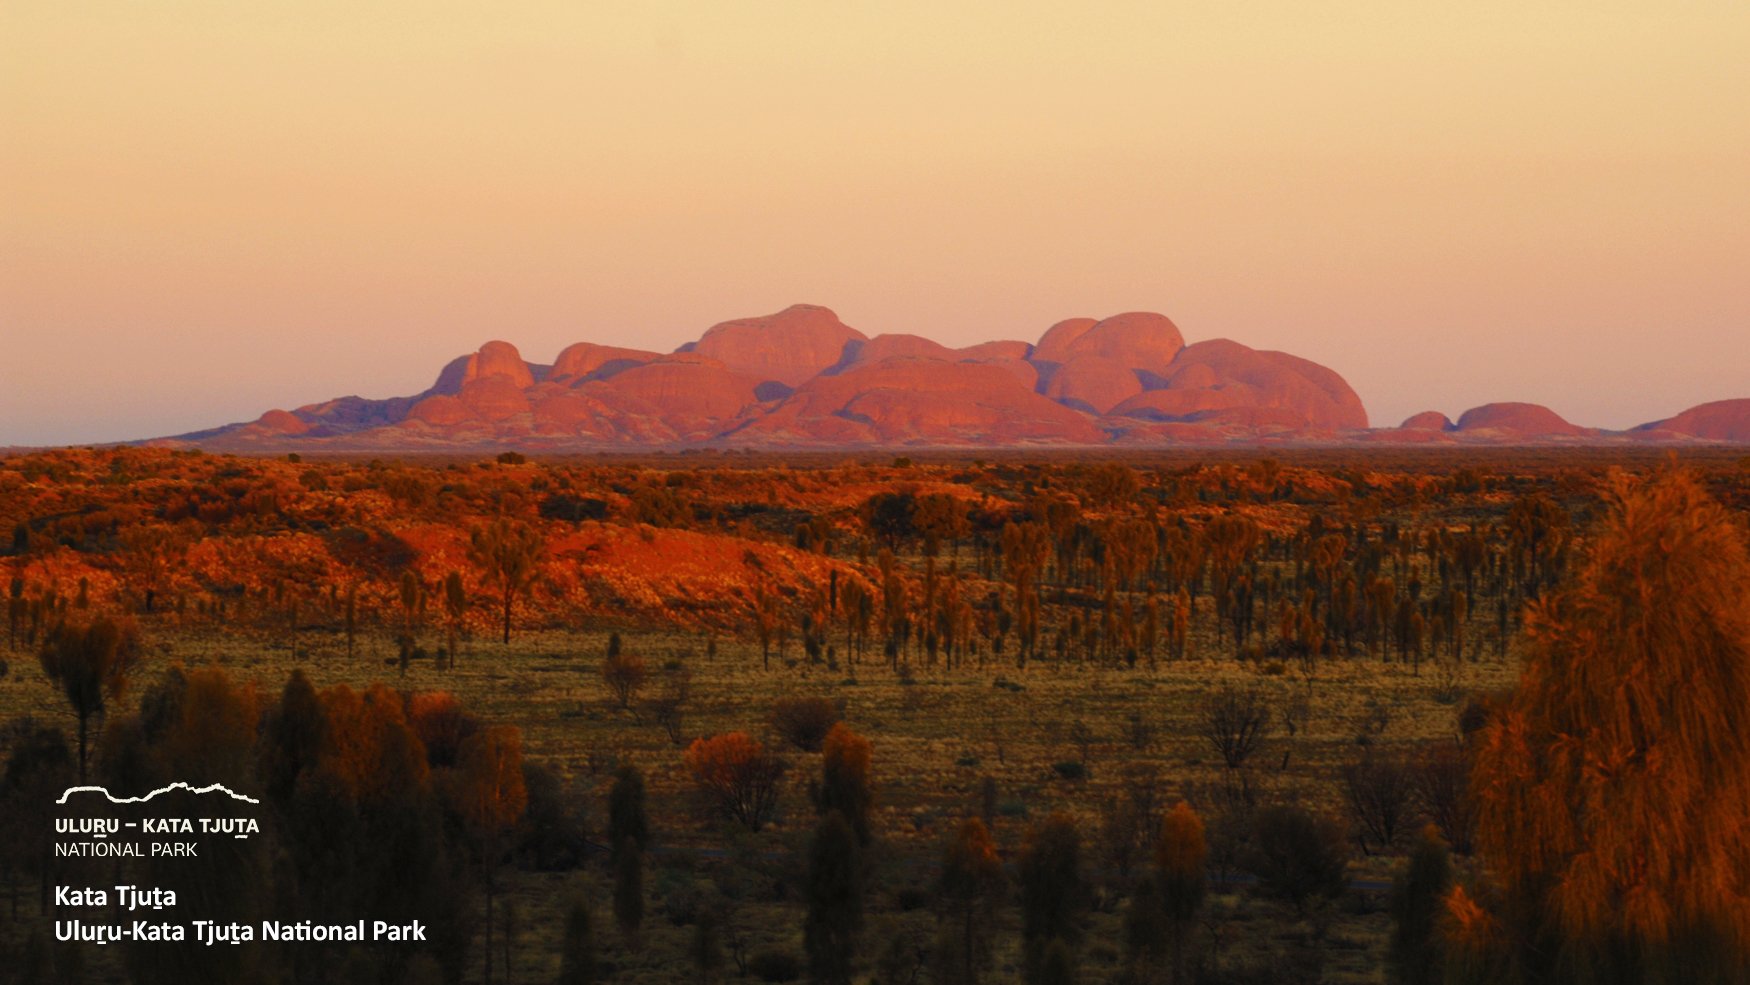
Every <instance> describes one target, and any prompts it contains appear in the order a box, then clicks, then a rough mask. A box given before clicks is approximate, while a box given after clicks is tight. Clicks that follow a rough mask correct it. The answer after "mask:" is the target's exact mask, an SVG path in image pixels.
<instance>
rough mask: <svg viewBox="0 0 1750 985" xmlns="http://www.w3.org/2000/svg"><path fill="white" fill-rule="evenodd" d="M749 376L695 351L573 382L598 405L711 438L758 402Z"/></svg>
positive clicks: (684, 434) (683, 434)
mask: <svg viewBox="0 0 1750 985" xmlns="http://www.w3.org/2000/svg"><path fill="white" fill-rule="evenodd" d="M757 386H758V381H757V380H755V379H754V378H753V377H752V376H748V375H745V374H741V373H736V372H733V371H731V370H730V369H729V368H728V367H726V366H724V365H723V363H721V362H719V361H717V360H715V359H711V358H709V357H706V356H702V355H699V354H697V353H681V354H677V355H673V356H664V357H662V358H661V359H658V360H655V361H654V362H649V363H645V364H644V365H642V366H634V367H632V368H631V369H628V370H625V371H624V372H621V373H616V374H614V376H612V377H610V378H609V379H606V380H600V381H594V382H589V383H585V384H583V385H582V386H581V387H578V392H579V393H581V394H583V395H584V396H587V397H592V398H594V399H597V400H600V401H601V402H602V403H603V404H605V405H607V406H609V407H613V408H617V409H621V410H624V411H627V412H632V413H639V414H642V415H643V416H647V417H650V418H653V419H655V420H659V421H661V422H663V423H664V424H665V425H667V427H669V428H670V429H672V430H673V431H674V432H675V433H676V434H678V435H679V436H681V437H682V438H684V439H687V440H699V439H703V438H708V437H712V436H713V435H715V434H716V433H717V432H718V431H720V430H722V429H723V428H724V427H726V426H728V424H729V422H730V421H731V420H732V419H733V418H735V417H736V416H737V415H739V414H740V413H741V412H742V411H744V410H747V409H748V408H750V407H751V406H753V405H754V404H757V403H758V402H759V398H758V397H757V396H756V395H755V393H754V390H755V388H756V387H757Z"/></svg>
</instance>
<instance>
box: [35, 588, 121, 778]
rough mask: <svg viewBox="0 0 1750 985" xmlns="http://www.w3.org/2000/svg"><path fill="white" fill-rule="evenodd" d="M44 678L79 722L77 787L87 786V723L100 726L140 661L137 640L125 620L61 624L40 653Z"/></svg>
mask: <svg viewBox="0 0 1750 985" xmlns="http://www.w3.org/2000/svg"><path fill="white" fill-rule="evenodd" d="M40 657H41V661H42V668H43V673H44V674H46V675H48V678H49V680H51V681H54V682H55V683H56V684H57V685H59V686H60V688H61V693H62V694H63V695H65V696H66V698H67V704H68V705H70V706H71V707H72V709H73V716H74V717H75V718H77V719H78V720H79V782H80V783H84V782H85V775H86V764H87V761H88V758H89V755H90V735H91V724H92V721H93V720H96V721H97V722H98V723H99V725H101V723H102V721H103V716H104V714H105V712H106V710H107V709H108V707H109V702H110V701H111V700H113V699H116V698H119V697H121V694H122V692H123V691H124V690H126V688H127V683H128V675H129V673H130V672H131V671H132V670H133V668H134V664H135V663H136V662H137V661H138V660H139V658H140V637H139V633H138V632H137V631H136V630H135V629H134V624H133V622H132V621H129V620H120V621H118V620H115V619H111V618H109V617H107V616H100V617H99V618H97V619H96V620H93V621H92V622H90V623H88V624H85V625H80V624H77V623H74V622H71V621H68V622H63V623H61V624H60V625H59V626H56V627H55V628H54V629H53V630H52V631H50V633H49V635H48V638H47V639H45V640H44V641H43V647H42V652H41V654H40Z"/></svg>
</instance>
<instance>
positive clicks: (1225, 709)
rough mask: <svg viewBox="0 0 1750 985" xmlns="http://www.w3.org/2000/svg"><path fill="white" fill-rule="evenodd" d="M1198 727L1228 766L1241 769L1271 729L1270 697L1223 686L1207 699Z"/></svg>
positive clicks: (1253, 691) (1252, 691) (1248, 690)
mask: <svg viewBox="0 0 1750 985" xmlns="http://www.w3.org/2000/svg"><path fill="white" fill-rule="evenodd" d="M1198 731H1199V732H1201V733H1202V735H1203V737H1204V738H1206V739H1208V740H1209V744H1210V745H1211V746H1213V747H1214V748H1215V751H1216V752H1217V753H1220V754H1221V760H1222V762H1224V763H1226V764H1227V768H1228V769H1232V770H1237V769H1239V768H1240V767H1241V766H1244V765H1245V764H1246V760H1248V759H1250V758H1251V757H1252V754H1253V753H1254V752H1257V751H1258V743H1259V742H1261V741H1263V738H1264V736H1265V735H1267V734H1269V732H1270V701H1269V699H1267V698H1265V697H1264V695H1263V694H1262V693H1261V692H1259V691H1256V690H1250V689H1241V688H1237V687H1233V686H1231V685H1230V686H1228V687H1225V688H1222V689H1221V690H1220V691H1218V692H1216V693H1215V694H1212V695H1210V696H1209V698H1208V699H1207V700H1206V701H1205V702H1204V704H1203V712H1202V716H1201V718H1200V720H1199V722H1198Z"/></svg>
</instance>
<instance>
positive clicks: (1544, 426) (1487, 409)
mask: <svg viewBox="0 0 1750 985" xmlns="http://www.w3.org/2000/svg"><path fill="white" fill-rule="evenodd" d="M1454 430H1456V431H1458V432H1459V433H1461V434H1470V433H1475V432H1495V433H1498V434H1501V435H1503V436H1512V437H1544V436H1558V435H1570V436H1571V435H1581V434H1585V433H1586V430H1585V429H1584V428H1581V427H1577V426H1575V425H1573V424H1569V423H1568V422H1567V421H1565V420H1563V419H1562V417H1561V415H1559V414H1557V413H1556V412H1555V411H1553V410H1550V409H1549V408H1548V407H1544V406H1542V405H1541V404H1524V403H1513V402H1505V403H1494V404H1484V405H1482V406H1481V407H1472V408H1471V409H1470V410H1467V411H1465V412H1464V413H1463V414H1461V415H1459V418H1458V424H1457V425H1455V426H1454Z"/></svg>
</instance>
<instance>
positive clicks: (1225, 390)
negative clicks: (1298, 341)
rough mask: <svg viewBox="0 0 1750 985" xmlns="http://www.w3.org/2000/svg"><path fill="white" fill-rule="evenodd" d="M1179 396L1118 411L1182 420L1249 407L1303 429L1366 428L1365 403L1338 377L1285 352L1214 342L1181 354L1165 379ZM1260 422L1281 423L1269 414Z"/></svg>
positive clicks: (1146, 399)
mask: <svg viewBox="0 0 1750 985" xmlns="http://www.w3.org/2000/svg"><path fill="white" fill-rule="evenodd" d="M1161 383H1162V386H1163V388H1164V390H1165V391H1166V392H1168V393H1172V394H1176V395H1174V396H1156V395H1155V393H1157V392H1159V391H1151V392H1150V393H1146V394H1143V395H1141V396H1140V397H1133V398H1131V399H1128V400H1126V401H1125V402H1123V403H1120V404H1119V405H1117V406H1116V407H1114V408H1113V411H1112V412H1113V413H1114V414H1118V415H1126V416H1135V417H1143V418H1155V419H1160V418H1179V417H1186V416H1188V415H1191V414H1196V413H1201V412H1205V411H1212V410H1224V409H1237V408H1245V407H1253V408H1269V409H1274V410H1285V411H1291V412H1293V413H1296V414H1299V415H1300V418H1301V421H1302V426H1304V427H1312V428H1328V429H1333V430H1346V429H1356V428H1364V427H1366V426H1367V411H1366V410H1365V409H1364V408H1363V407H1362V406H1361V398H1360V397H1357V396H1356V395H1355V391H1353V390H1351V389H1349V385H1348V384H1347V383H1344V382H1343V380H1342V378H1341V377H1339V376H1337V374H1335V373H1333V372H1331V371H1330V370H1328V369H1325V368H1324V367H1323V366H1320V365H1318V364H1316V363H1312V362H1308V361H1307V360H1305V359H1301V358H1299V357H1296V356H1290V355H1288V354H1287V353H1282V352H1267V351H1259V350H1256V349H1253V348H1250V347H1249V346H1244V345H1241V344H1239V343H1238V342H1233V341H1230V340H1227V339H1212V340H1210V341H1207V342H1198V343H1197V344H1195V345H1191V346H1187V347H1186V348H1185V349H1184V350H1183V351H1181V352H1179V354H1178V355H1177V357H1176V358H1174V360H1173V361H1172V363H1171V365H1169V366H1168V367H1167V370H1166V373H1165V374H1164V377H1163V379H1162V380H1161ZM1259 419H1260V420H1264V419H1269V420H1271V421H1276V420H1280V419H1281V418H1279V417H1278V416H1276V415H1265V416H1263V417H1260V418H1259Z"/></svg>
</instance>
